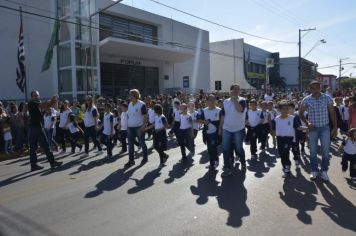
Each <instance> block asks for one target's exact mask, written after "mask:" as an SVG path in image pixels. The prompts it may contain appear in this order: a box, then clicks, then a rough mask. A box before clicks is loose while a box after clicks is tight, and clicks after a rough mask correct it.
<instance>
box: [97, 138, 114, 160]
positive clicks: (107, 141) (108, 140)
mask: <svg viewBox="0 0 356 236" xmlns="http://www.w3.org/2000/svg"><path fill="white" fill-rule="evenodd" d="M100 142H101V143H102V144H104V145H105V146H106V151H107V154H108V155H109V156H112V149H113V147H114V144H113V142H112V137H110V136H109V135H105V134H102V135H101V137H100Z"/></svg>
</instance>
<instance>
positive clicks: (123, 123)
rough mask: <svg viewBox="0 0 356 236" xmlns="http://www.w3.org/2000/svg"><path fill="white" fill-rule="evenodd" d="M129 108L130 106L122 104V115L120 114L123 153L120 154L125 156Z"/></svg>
mask: <svg viewBox="0 0 356 236" xmlns="http://www.w3.org/2000/svg"><path fill="white" fill-rule="evenodd" d="M127 107H128V106H127V104H126V103H121V104H120V109H121V114H120V124H119V130H120V142H121V151H120V153H119V154H123V153H125V152H127Z"/></svg>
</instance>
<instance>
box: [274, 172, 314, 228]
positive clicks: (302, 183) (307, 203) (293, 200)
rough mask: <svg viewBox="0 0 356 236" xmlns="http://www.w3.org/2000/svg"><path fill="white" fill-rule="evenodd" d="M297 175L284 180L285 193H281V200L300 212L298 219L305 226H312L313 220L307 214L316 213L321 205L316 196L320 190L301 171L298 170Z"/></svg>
mask: <svg viewBox="0 0 356 236" xmlns="http://www.w3.org/2000/svg"><path fill="white" fill-rule="evenodd" d="M296 172H297V175H296V176H295V177H294V176H290V177H289V178H287V179H285V180H284V183H283V193H282V192H279V196H280V198H281V200H282V201H283V202H284V203H285V204H286V205H287V206H289V207H290V208H294V209H296V210H297V211H298V213H297V218H298V219H299V220H300V221H301V222H303V223H304V224H312V218H311V216H310V215H309V214H308V213H307V212H308V211H314V210H315V209H316V207H317V205H319V203H318V202H317V198H316V196H315V194H318V190H317V188H316V187H315V184H314V183H313V182H310V181H309V180H307V179H306V178H305V177H304V176H303V175H302V174H301V170H300V169H297V170H296Z"/></svg>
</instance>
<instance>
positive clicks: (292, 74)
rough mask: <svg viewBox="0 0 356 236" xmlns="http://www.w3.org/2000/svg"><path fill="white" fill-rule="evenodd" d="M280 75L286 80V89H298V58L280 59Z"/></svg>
mask: <svg viewBox="0 0 356 236" xmlns="http://www.w3.org/2000/svg"><path fill="white" fill-rule="evenodd" d="M279 69H280V75H281V77H284V78H285V79H286V80H285V82H286V84H287V87H288V88H298V86H299V82H298V57H286V58H280V66H279Z"/></svg>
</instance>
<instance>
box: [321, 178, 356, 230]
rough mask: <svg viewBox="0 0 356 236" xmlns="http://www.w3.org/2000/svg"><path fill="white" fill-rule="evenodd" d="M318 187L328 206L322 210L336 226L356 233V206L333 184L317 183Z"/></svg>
mask: <svg viewBox="0 0 356 236" xmlns="http://www.w3.org/2000/svg"><path fill="white" fill-rule="evenodd" d="M315 183H316V186H317V187H318V189H319V190H320V192H321V194H322V196H323V197H324V199H325V201H326V202H327V204H328V205H324V206H323V207H322V208H321V209H322V210H323V211H324V213H325V214H326V215H328V216H329V217H330V219H332V220H333V221H334V222H335V223H336V224H338V225H340V226H341V227H343V228H345V229H349V230H352V231H353V232H356V222H355V219H356V206H355V205H354V204H353V203H352V202H350V201H349V200H348V199H346V198H345V197H344V196H343V195H342V194H341V193H340V192H339V190H338V189H337V187H336V186H335V185H333V184H332V183H326V184H324V183H322V182H319V181H316V182H315Z"/></svg>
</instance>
